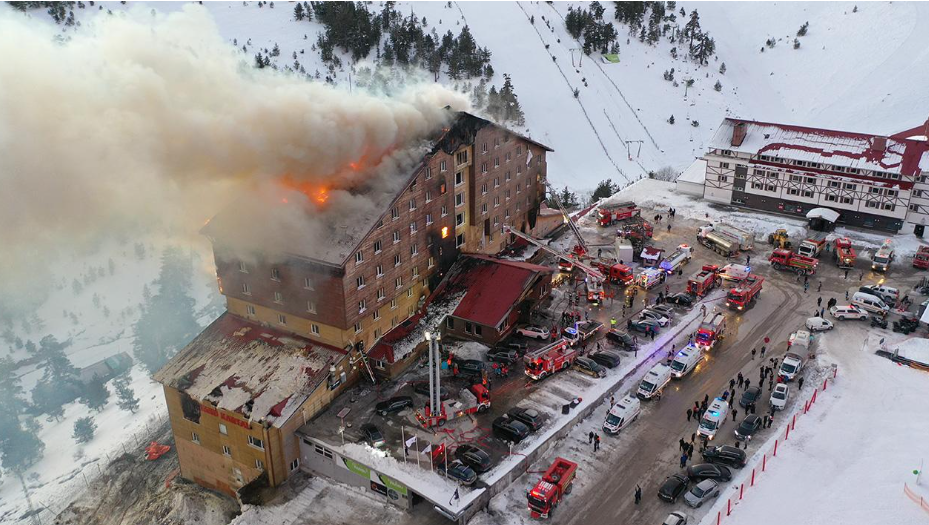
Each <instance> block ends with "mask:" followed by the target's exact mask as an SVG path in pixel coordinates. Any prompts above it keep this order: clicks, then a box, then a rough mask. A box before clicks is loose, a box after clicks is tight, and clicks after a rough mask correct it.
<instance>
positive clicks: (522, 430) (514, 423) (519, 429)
mask: <svg viewBox="0 0 929 525" xmlns="http://www.w3.org/2000/svg"><path fill="white" fill-rule="evenodd" d="M493 432H494V434H496V435H497V436H499V437H500V439H503V440H504V441H512V442H514V443H519V442H520V441H522V440H524V439H526V437H527V436H528V435H529V434H530V432H532V431H531V430H530V429H529V427H528V426H526V425H525V424H524V423H522V422H521V421H518V420H516V419H514V418H512V417H510V416H508V415H506V414H504V415H502V416H500V417H498V418H497V419H495V420H494V422H493Z"/></svg>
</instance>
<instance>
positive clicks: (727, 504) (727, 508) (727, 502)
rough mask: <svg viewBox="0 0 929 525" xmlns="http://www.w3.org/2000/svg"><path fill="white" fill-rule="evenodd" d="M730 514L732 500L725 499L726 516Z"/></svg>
mask: <svg viewBox="0 0 929 525" xmlns="http://www.w3.org/2000/svg"><path fill="white" fill-rule="evenodd" d="M730 514H732V500H731V499H729V500H726V516H728V515H730Z"/></svg>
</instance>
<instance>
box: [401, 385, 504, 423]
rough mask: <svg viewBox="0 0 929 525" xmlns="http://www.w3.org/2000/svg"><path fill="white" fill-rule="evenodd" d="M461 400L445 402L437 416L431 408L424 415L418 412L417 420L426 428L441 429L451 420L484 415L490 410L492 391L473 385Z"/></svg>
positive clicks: (460, 396)
mask: <svg viewBox="0 0 929 525" xmlns="http://www.w3.org/2000/svg"><path fill="white" fill-rule="evenodd" d="M458 397H459V399H449V400H446V401H443V402H442V403H441V404H440V405H439V406H440V410H439V412H438V413H436V414H432V413H430V412H429V406H428V405H427V406H426V408H425V409H424V410H423V412H422V413H420V412H416V419H417V420H419V423H420V424H421V425H423V426H424V427H426V428H432V427H435V426H438V427H441V426H443V425H445V422H446V421H448V420H449V419H456V418H459V417H463V416H466V415H469V414H475V413H484V412H486V411H487V410H489V409H490V391H489V390H487V387H485V386H484V385H481V384H475V385H471V386H470V387H469V388H466V389H463V390H462V391H461V392H460V393H459V395H458Z"/></svg>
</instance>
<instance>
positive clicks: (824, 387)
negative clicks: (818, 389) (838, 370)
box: [823, 379, 829, 392]
mask: <svg viewBox="0 0 929 525" xmlns="http://www.w3.org/2000/svg"><path fill="white" fill-rule="evenodd" d="M828 384H829V380H828V379H823V391H824V392H825V391H826V385H828Z"/></svg>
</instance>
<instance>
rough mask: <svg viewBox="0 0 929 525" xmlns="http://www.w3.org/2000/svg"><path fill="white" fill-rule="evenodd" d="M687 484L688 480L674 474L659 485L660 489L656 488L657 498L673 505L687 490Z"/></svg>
mask: <svg viewBox="0 0 929 525" xmlns="http://www.w3.org/2000/svg"><path fill="white" fill-rule="evenodd" d="M689 484H690V480H688V479H687V478H686V477H684V476H681V475H680V474H675V475H673V476H671V477H669V478H668V479H666V480H665V481H664V483H662V484H661V487H659V488H658V497H659V498H661V499H663V500H664V501H667V502H668V503H674V502H676V501H677V498H679V497H680V496H681V494H683V493H684V491H685V490H687V485H689Z"/></svg>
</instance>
